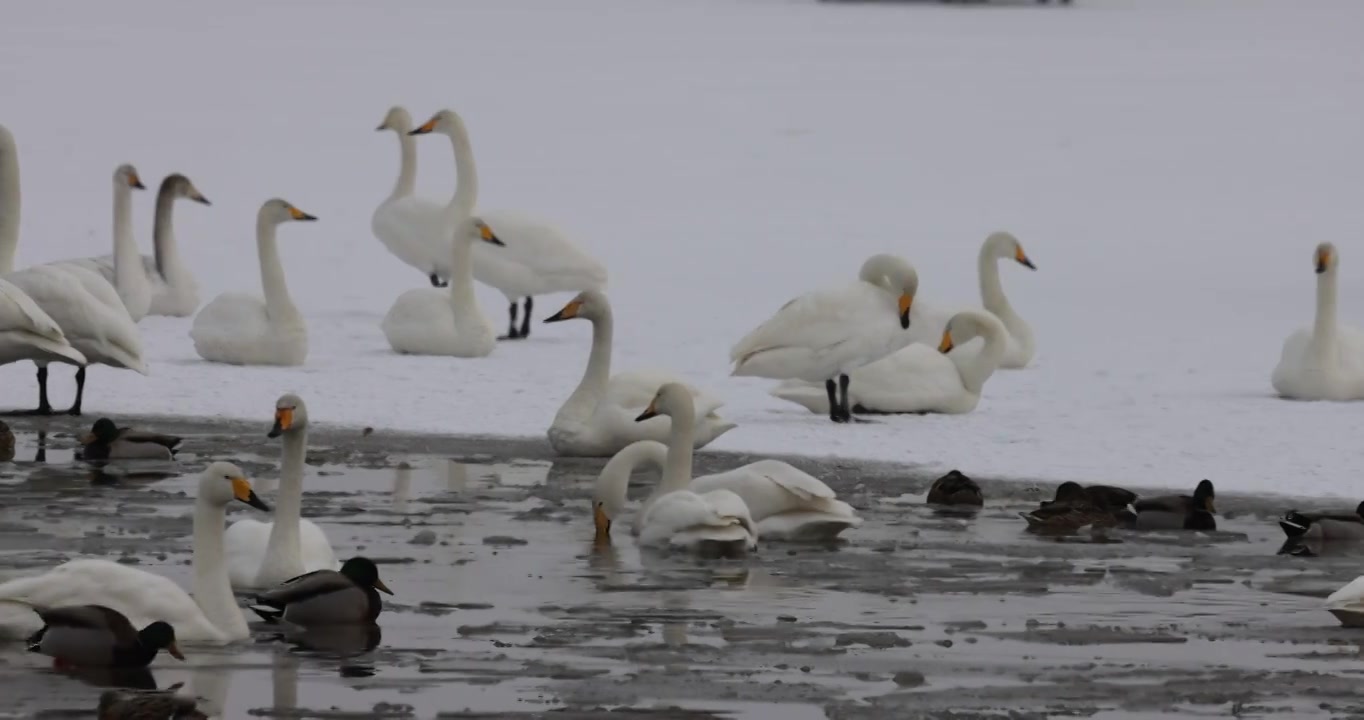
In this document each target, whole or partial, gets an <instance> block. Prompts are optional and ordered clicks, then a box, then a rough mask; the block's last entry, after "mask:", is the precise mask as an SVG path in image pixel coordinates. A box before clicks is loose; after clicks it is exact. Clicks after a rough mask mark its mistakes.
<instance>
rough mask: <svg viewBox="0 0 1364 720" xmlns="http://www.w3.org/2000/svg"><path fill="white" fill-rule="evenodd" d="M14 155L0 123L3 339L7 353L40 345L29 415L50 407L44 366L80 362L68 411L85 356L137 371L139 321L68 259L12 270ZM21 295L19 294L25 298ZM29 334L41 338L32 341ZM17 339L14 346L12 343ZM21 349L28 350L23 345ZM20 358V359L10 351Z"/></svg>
mask: <svg viewBox="0 0 1364 720" xmlns="http://www.w3.org/2000/svg"><path fill="white" fill-rule="evenodd" d="M19 210H20V192H19V154H18V148H17V146H16V145H15V142H14V136H13V135H12V134H10V132H9V130H7V129H6V128H4V127H3V126H0V275H3V277H2V278H0V280H3V281H4V283H5V284H4V288H5V290H6V292H5V293H4V295H5V300H4V301H3V302H4V304H5V305H7V306H9V310H8V311H4V312H5V315H6V318H7V319H6V320H5V321H4V324H3V327H13V328H17V331H16V333H15V334H13V335H10V336H9V339H7V340H5V341H3V342H5V344H11V343H12V344H13V345H11V350H10V351H9V352H8V353H7V354H8V355H10V356H14V355H17V354H20V353H19V350H22V349H23V348H24V347H29V346H34V343H35V342H37V343H39V344H40V345H41V347H40V348H39V349H38V350H36V351H35V352H34V353H33V354H34V355H36V356H34V357H27V359H31V360H33V361H34V364H35V365H37V366H38V409H37V410H35V411H34V413H35V414H41V415H48V414H51V413H52V412H53V409H52V405H51V403H50V402H49V401H48V397H47V375H48V373H47V365H48V363H49V362H54V361H56V362H67V363H71V364H75V365H78V366H79V367H80V369H79V370H77V371H76V400H75V402H73V403H72V405H71V408H70V410H68V412H69V413H70V414H72V415H79V414H80V412H81V404H82V400H83V399H84V396H85V374H86V368H85V365H84V364H83V363H81V362H80V361H78V360H77V359H76V357H77V355H80V356H84V360H85V362H88V363H96V364H101V365H108V366H110V367H118V368H128V369H131V370H135V371H137V372H140V373H142V374H146V373H147V366H146V364H145V363H143V361H142V344H141V340H140V338H139V337H138V333H137V326H136V325H135V324H134V323H133V321H132V318H131V317H129V315H128V311H127V309H126V308H124V306H123V302H122V301H121V300H120V299H119V298H118V294H117V293H116V292H115V291H114V288H113V286H111V285H109V283H108V282H106V281H105V280H104V279H103V278H102V277H100V276H99V275H97V274H95V273H93V272H91V271H89V270H87V269H85V268H82V267H79V266H77V265H71V264H51V265H38V266H35V267H31V268H26V269H24V270H20V271H17V272H16V271H14V270H13V262H14V256H15V254H16V251H17V248H18V245H19ZM24 298H26V299H27V301H25V299H24ZM53 326H55V327H56V329H59V330H60V331H61V337H62V339H64V340H65V341H66V342H67V343H68V344H69V345H70V346H71V348H72V349H73V350H74V351H75V354H72V353H67V352H64V351H62V348H61V345H60V342H59V341H58V337H57V334H56V333H54V332H53ZM34 336H39V337H42V338H45V339H46V344H43V341H37V340H34V339H33V338H34ZM14 345H17V346H18V348H14V347H13V346H14ZM23 352H25V353H27V352H28V351H27V350H23ZM16 359H18V358H16Z"/></svg>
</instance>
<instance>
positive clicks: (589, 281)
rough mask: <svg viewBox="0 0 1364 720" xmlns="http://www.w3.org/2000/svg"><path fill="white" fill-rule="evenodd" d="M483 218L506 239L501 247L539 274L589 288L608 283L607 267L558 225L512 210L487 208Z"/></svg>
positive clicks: (482, 215)
mask: <svg viewBox="0 0 1364 720" xmlns="http://www.w3.org/2000/svg"><path fill="white" fill-rule="evenodd" d="M477 219H479V220H482V221H483V222H484V223H486V224H487V225H488V227H489V228H490V229H491V230H492V231H493V234H494V235H497V236H498V237H499V238H501V239H502V240H503V241H504V242H506V243H507V245H506V247H504V248H498V249H497V251H498V252H504V253H505V254H506V255H508V256H509V257H511V258H514V259H515V260H516V262H518V263H521V264H523V265H525V266H526V267H527V268H529V269H531V270H532V271H533V272H535V274H536V275H539V276H542V277H544V278H546V279H550V278H553V279H556V280H558V281H560V282H561V283H564V284H566V285H573V286H580V287H581V289H583V290H586V289H588V288H589V286H591V287H592V289H598V290H600V289H603V288H605V287H606V267H605V266H603V265H602V264H601V263H600V262H598V261H597V260H596V259H595V258H593V257H592V256H591V255H588V254H587V253H586V252H584V251H583V250H582V249H581V248H579V247H578V246H577V245H575V244H574V243H573V242H572V241H571V240H569V239H568V236H567V235H566V234H565V233H564V232H563V231H562V230H560V229H559V228H557V227H554V226H553V225H550V224H548V223H546V222H542V221H540V220H536V219H534V218H531V217H527V216H525V215H522V214H520V213H516V212H513V211H509V210H485V211H483V212H481V213H480V214H479V215H478V216H477Z"/></svg>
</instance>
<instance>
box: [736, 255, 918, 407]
mask: <svg viewBox="0 0 1364 720" xmlns="http://www.w3.org/2000/svg"><path fill="white" fill-rule="evenodd" d="M918 290H919V275H918V273H916V272H914V267H913V266H912V265H910V264H909V263H907V262H905V261H904V260H902V259H901V258H898V257H895V256H894V255H873V256H871V257H870V258H868V259H867V261H866V262H865V263H863V264H862V270H861V272H860V273H858V281H857V282H855V283H852V284H850V285H846V286H843V287H840V288H836V289H831V290H821V291H816V292H811V293H807V294H805V295H802V296H800V297H798V298H796V299H794V300H792V301H790V302H788V303H786V304H785V305H783V306H782V307H781V309H780V310H778V311H777V314H776V315H773V316H772V317H771V318H770V319H768V320H767V321H766V322H764V323H763V324H761V325H759V326H758V327H757V328H755V329H754V330H753V331H752V332H750V333H749V334H748V335H745V336H744V338H743V339H742V340H740V341H739V342H738V343H737V344H735V346H734V348H733V349H732V350H730V352H729V359H730V361H731V362H733V363H734V372H733V373H732V374H734V375H740V376H757V377H767V378H774V379H778V380H786V379H797V380H805V381H807V382H820V381H823V382H824V387H825V391H826V392H827V394H828V397H829V419H830V420H833V421H834V422H848V421H850V420H852V419H853V418H852V411H851V409H850V406H849V404H848V384H849V376H848V373H850V372H852V371H853V370H856V369H857V368H859V367H862V366H863V365H866V364H867V363H871V362H875V361H876V360H880V359H881V358H883V357H885V356H887V355H889V354H891V353H893V352H895V351H896V350H899V349H900V348H902V347H904V346H905V344H906V343H908V342H909V338H908V336H907V335H905V334H904V333H901V332H898V331H896V329H895V326H894V325H892V324H891V322H892V321H891V320H890V318H891V317H893V316H895V315H898V316H899V324H900V329H902V330H907V329H909V313H910V310H911V309H912V307H913V303H914V294H915V293H916V292H918ZM835 381H836V382H835ZM840 390H841V391H842V397H841V398H840V397H838V395H837V394H838V392H839V391H840Z"/></svg>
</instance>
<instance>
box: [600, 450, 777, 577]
mask: <svg viewBox="0 0 1364 720" xmlns="http://www.w3.org/2000/svg"><path fill="white" fill-rule="evenodd" d="M666 452H667V451H666V449H665V448H664V447H663V445H662V444H661V443H659V442H657V441H655V440H641V441H639V442H636V443H632V444H630V445H627V446H626V447H624V448H622V449H621V451H620V452H618V453H616V455H615V456H614V457H612V458H611V459H610V460H609V461H607V463H606V467H604V468H602V471H601V474H600V475H598V476H597V482H596V484H595V485H594V486H593V491H592V522H593V524H594V525H595V526H596V542H598V543H602V544H605V543H609V542H610V538H611V523H612V520H613V519H614V518H616V517H618V516H619V515H620V514H621V512H623V511H624V510H625V504H626V495H625V493H626V489H627V486H628V485H629V483H630V472H631V471H632V470H633V469H634V468H635V467H636V466H637V465H639V464H641V463H643V462H646V461H647V462H652V463H654V464H655V465H658V466H662V464H663V458H664V455H665V453H666ZM637 526H638V527H639V533H638V534H639V544H640V545H643V546H645V547H654V548H674V549H679V550H685V551H691V552H705V553H718V554H737V553H742V552H747V551H749V550H752V549H753V548H755V547H757V536H756V535H755V534H754V531H753V519H752V517H750V516H749V512H748V507H747V506H746V505H744V501H743V498H740V497H739V496H738V495H736V494H734V493H732V492H730V491H728V490H713V491H710V492H706V493H700V494H698V493H695V492H692V491H690V490H672V491H670V492H666V493H663V494H662V495H660V496H659V497H658V498H656V499H655V500H654V502H653V503H652V504H651V506H650V507H649V508H648V509H647V510H644V511H641V513H640V515H639V516H638V518H637Z"/></svg>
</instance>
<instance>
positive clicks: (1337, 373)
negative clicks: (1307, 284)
mask: <svg viewBox="0 0 1364 720" xmlns="http://www.w3.org/2000/svg"><path fill="white" fill-rule="evenodd" d="M1313 266H1314V268H1315V270H1316V273H1317V303H1316V316H1315V318H1314V320H1313V323H1312V327H1311V328H1303V329H1301V330H1298V331H1297V332H1295V333H1293V334H1292V335H1290V336H1289V337H1288V339H1287V340H1285V341H1284V344H1283V351H1282V352H1281V353H1280V356H1279V364H1278V366H1277V367H1275V368H1274V372H1273V374H1272V375H1271V376H1270V383H1271V384H1272V385H1273V386H1274V390H1275V391H1276V392H1277V393H1278V394H1279V395H1280V396H1282V397H1285V398H1290V399H1294V400H1364V332H1361V331H1360V330H1359V329H1357V328H1354V327H1351V326H1349V325H1341V324H1340V321H1339V320H1338V318H1337V310H1336V302H1337V301H1336V296H1337V292H1338V290H1337V285H1338V282H1339V280H1338V276H1337V273H1338V271H1339V267H1340V252H1339V251H1338V250H1337V249H1336V246H1335V245H1333V244H1332V243H1329V242H1326V243H1321V244H1320V245H1318V246H1317V247H1316V250H1315V251H1314V252H1313Z"/></svg>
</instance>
